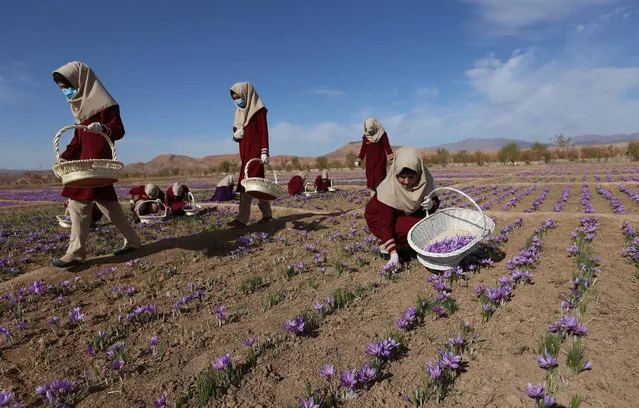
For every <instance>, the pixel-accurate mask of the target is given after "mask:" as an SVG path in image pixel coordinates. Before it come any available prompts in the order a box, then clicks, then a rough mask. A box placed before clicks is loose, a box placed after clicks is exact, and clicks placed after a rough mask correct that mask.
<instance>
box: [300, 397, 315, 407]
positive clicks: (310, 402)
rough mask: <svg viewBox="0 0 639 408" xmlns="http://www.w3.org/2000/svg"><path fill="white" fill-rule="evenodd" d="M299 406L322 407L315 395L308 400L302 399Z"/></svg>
mask: <svg viewBox="0 0 639 408" xmlns="http://www.w3.org/2000/svg"><path fill="white" fill-rule="evenodd" d="M299 408H320V406H319V405H317V404H316V403H315V399H314V398H313V397H311V398H309V399H308V401H307V400H301V401H300V406H299Z"/></svg>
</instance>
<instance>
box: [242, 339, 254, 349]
mask: <svg viewBox="0 0 639 408" xmlns="http://www.w3.org/2000/svg"><path fill="white" fill-rule="evenodd" d="M253 344H255V337H247V338H245V339H244V345H245V346H248V347H253Z"/></svg>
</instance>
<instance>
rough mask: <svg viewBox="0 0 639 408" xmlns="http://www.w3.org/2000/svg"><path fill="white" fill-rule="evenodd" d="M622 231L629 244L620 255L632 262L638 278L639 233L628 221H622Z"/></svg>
mask: <svg viewBox="0 0 639 408" xmlns="http://www.w3.org/2000/svg"><path fill="white" fill-rule="evenodd" d="M622 230H623V234H624V235H625V237H626V242H627V243H628V244H629V246H627V247H625V248H624V249H623V252H622V255H623V256H624V257H628V258H630V259H631V260H632V262H633V263H634V264H635V267H636V268H637V272H635V274H636V275H637V277H639V231H638V230H636V229H635V227H634V226H633V225H632V224H630V223H629V222H628V221H624V223H623V226H622Z"/></svg>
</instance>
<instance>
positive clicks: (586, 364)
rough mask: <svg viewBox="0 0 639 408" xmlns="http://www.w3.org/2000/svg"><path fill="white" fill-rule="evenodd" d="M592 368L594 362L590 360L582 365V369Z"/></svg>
mask: <svg viewBox="0 0 639 408" xmlns="http://www.w3.org/2000/svg"><path fill="white" fill-rule="evenodd" d="M586 370H592V363H591V362H590V361H586V362H585V363H584V366H583V367H581V371H586Z"/></svg>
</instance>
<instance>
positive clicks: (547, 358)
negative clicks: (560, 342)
mask: <svg viewBox="0 0 639 408" xmlns="http://www.w3.org/2000/svg"><path fill="white" fill-rule="evenodd" d="M557 361H558V358H557V357H553V356H551V355H550V354H548V353H544V355H543V356H542V355H539V356H537V362H538V363H539V367H541V368H544V369H546V370H549V369H551V368H553V367H556V366H557Z"/></svg>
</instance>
